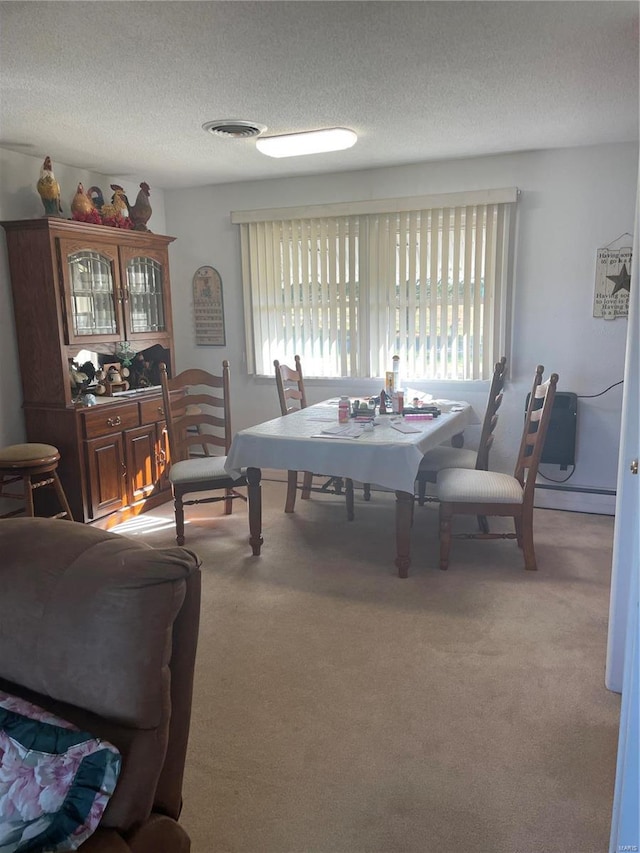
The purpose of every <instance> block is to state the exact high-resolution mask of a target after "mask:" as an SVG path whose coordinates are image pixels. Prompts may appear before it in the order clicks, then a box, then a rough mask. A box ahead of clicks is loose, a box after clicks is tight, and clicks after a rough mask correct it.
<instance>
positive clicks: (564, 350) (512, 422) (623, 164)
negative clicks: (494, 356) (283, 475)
mask: <svg viewBox="0 0 640 853" xmlns="http://www.w3.org/2000/svg"><path fill="white" fill-rule="evenodd" d="M41 164H42V158H40V157H38V158H35V157H30V156H27V155H22V154H16V153H14V152H9V151H6V150H3V149H0V175H1V176H2V178H1V183H0V219H1V220H11V219H23V218H31V217H38V216H41V215H42V204H41V201H40V198H39V196H38V195H37V192H36V189H35V185H36V181H37V179H38V177H39V174H40V166H41ZM637 164H638V146H637V145H636V144H632V143H629V144H621V145H606V146H597V147H592V148H577V149H563V150H556V151H548V152H528V153H523V154H513V155H503V156H496V157H484V158H476V159H469V160H456V161H447V162H441V163H424V164H418V165H413V166H403V167H394V168H387V169H376V170H370V171H363V172H350V173H339V174H333V175H324V176H317V177H299V178H290V179H286V180H274V181H256V182H248V183H236V184H222V185H217V186H209V187H204V188H200V189H196V190H193V189H190V190H173V191H166V192H165V193H164V197H163V193H162V192H161V191H158V190H155V189H154V188H153V187H152V188H151V193H152V195H151V202H152V206H153V209H154V213H153V217H152V219H151V221H150V223H149V225H150V227H151V229H152V230H153V231H156V232H157V233H168V234H171V235H173V236H175V237H177V240H176V242H175V243H173V244H172V245H171V246H170V257H171V279H172V301H173V315H174V326H175V338H176V365H177V368H178V369H183V368H185V367H188V366H202V367H208V368H216V367H219V366H220V363H221V361H222V359H223V358H228V359H229V360H230V362H231V369H232V391H233V424H234V428H235V429H241V428H243V427H246V426H250V425H251V424H254V423H256V422H258V421H260V420H264V419H266V418H269V417H275V416H276V415H277V414H278V405H277V400H276V394H275V388H274V385H273V382H272V381H267V380H256V379H253V378H251V377H249V376H247V370H246V364H245V360H244V323H243V315H242V310H243V305H242V285H241V275H240V241H239V229H238V227H237V226H233V225H231V221H230V215H229V214H230V211H231V210H242V209H249V208H261V207H274V206H287V205H299V204H306V203H324V202H332V201H350V200H359V199H369V198H385V197H395V196H410V195H417V194H426V193H438V192H454V191H459V190H466V189H486V188H490V187H505V186H517V187H519V188H520V189H521V190H522V197H521V201H520V203H519V226H518V235H517V258H516V274H515V282H516V291H515V299H514V316H513V345H512V351H511V354H510V355H511V359H510V362H511V364H510V380H509V382H508V384H507V387H506V395H505V402H504V405H503V408H502V411H501V418H500V422H499V424H498V428H497V434H496V444H495V446H494V452H493V453H492V465H493V466H494V467H496V468H498V469H499V470H505V471H509V470H511V468H512V466H513V460H514V457H515V453H516V452H517V447H518V442H519V436H520V429H521V425H522V411H523V407H524V399H525V397H526V394H527V392H528V390H529V387H530V384H531V379H532V377H533V372H534V369H535V365H536V364H538V363H539V362H540V363H542V364H544V365H545V366H546V368H547V370H548V371H550V370H554V371H556V372H557V373H559V374H560V385H559V387H560V389H561V390H565V391H575V392H576V393H578V394H593V393H597V392H598V391H600V390H603V389H604V388H606V387H607V386H608V385H610V384H611V383H613V382H616V381H617V380H619V379H621V378H622V376H623V366H624V349H625V336H626V326H627V321H626V320H625V319H618V320H613V321H605V320H599V319H594V318H593V317H592V304H593V290H594V277H595V257H596V249H597V248H599V247H601V246H603V245H605V244H607V243H609V242H611V241H612V240H614V239H615V238H616V237H618V235H619V234H621V233H622V232H624V231H632V230H633V216H634V208H635V196H636V185H637ZM53 166H54V171H55V174H56V177H57V179H58V181H59V182H60V184H61V186H62V191H63V205H64V207H65V211H64V212H65V214H66V215H69V205H70V202H71V198H72V197H73V194H74V192H75V190H76V186H77V183H78V181H82V183H83V184H84V185H85V187H87V186H91V185H92V184H97V185H98V186H100V187H102V189H103V192H104V193H105V197H106V195H107V193H108V192H109V190H108V186H109V183H111V182H117V183H120V184H121V185H122V186H124V187H125V189H126V190H127V192H128V194H129V195H130V197H135V194H136V191H137V187H138V184H139V182H140V180H143V179H144V175H141V176H139V178H137V179H135V180H134V179H131V178H114V177H111V178H108V177H105V176H104V175H99V174H96V173H89V172H86V171H83V170H81V169H77V168H74V167H72V166H64V165H62V164H57V163H55V162H54V164H53ZM0 236H1V242H0V333H1V338H0V352H1V354H2V370H0V446H1V445H4V444H9V443H12V442H16V441H21V440H23V438H24V431H23V421H22V413H21V409H20V406H21V402H22V396H21V391H20V382H19V376H18V363H17V348H16V341H15V333H14V330H13V319H12V302H11V290H10V284H9V278H8V272H7V260H6V248H5V242H4V232H2V231H0ZM205 264H209V265H211V266H214V267H215V268H216V269H217V270H218V271H219V272H220V275H221V276H222V281H223V286H224V306H225V320H226V334H227V346H226V347H197V346H196V345H195V343H194V325H193V313H192V298H191V285H192V278H193V274H194V273H195V271H196V269H197V268H198V267H200V266H203V265H205ZM293 355H294V353H283V354H282V358H281V360H283V361H286V360H287V359H290V358H292V357H293ZM390 355H391V354H390ZM30 369H33V370H46V365H40V364H38V362H37V354H34V363H33V364H32V365H30ZM339 384H340V385H341V386H342V388H344V390H345V391H346V392H351V393H354V394H365V393H369V392H377V391H378V390H379V386H380V382H379V381H373V380H372V381H370V382H358V383H357V387H354V383H353V382H341V383H339ZM418 387H420V385H418ZM422 387H424V388H425V390H429V391H432V392H433V393H435V394H436V395H438V396H451V397H464V398H465V399H468V400H470V401H471V402H472V404H473V405H474V407H475V409H476V411H477V412H478V413H479V414H482V412H483V410H484V405H485V402H486V384H485V383H477V384H473V383H465V385H464V386H463V387H459V386H453V387H452V386H451V385H447V384H446V383H439V384H438V385H437V387H436V385H435V383H427V384H423V385H422ZM337 390H338V389H337V388H336V386H335V385H330V384H328V383H326V382H324V383H323V382H320V381H317V382H309V383H308V391H309V398H310V400H311V401H312V402H313V401H315V400H320V399H323V398H326V397H328V396H332V395H334V394H335V393H336V392H337ZM621 397H622V395H621V391H620V388H616V389H614V390H612V391H610V392H609V393H607V394H605V395H604V396H602V397H599V398H597V399H595V400H581V401H579V404H580V410H579V416H578V421H579V423H578V445H577V470H576V473H575V474H574V476H573V477H572V478H571V480H570V481H569V483H568V484H567V485H571V486H575V487H584V488H595V489H614V488H615V484H616V468H617V456H618V444H619V431H620V405H621ZM474 438H477V429H476V430H475V431H474V430H473V429H471V430H469V431H468V443H469V445H470V446H471V445H473V441H474ZM543 472H544V473H546V474H548V475H549V476H551V477H554V478H556V479H562V478H563V477H564V476H566V474H565V473H563V472H560V471H559V470H558V468H557V467H555V466H544V467H543ZM539 495H540V498H539V500H540V502H541V503H548V504H549V503H550V504H551V505H558V506H565V505H566V506H568V507H569V508H578V509H586V510H589V511H594V512H599V511H610V510H611V509H612V505H613V504H612V501H611V500H609V499H607V498H604V497H601V496H598V495H581V494H580V493H573V494H568V495H565V494H561V495H558V494H557V493H555V492H544V493H543V492H540V491H539Z"/></svg>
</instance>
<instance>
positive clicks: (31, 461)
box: [0, 443, 73, 521]
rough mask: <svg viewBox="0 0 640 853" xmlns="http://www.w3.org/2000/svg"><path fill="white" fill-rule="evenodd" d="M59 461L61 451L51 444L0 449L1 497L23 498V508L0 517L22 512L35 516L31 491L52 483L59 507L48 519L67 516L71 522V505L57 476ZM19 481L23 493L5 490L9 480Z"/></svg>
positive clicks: (31, 444) (14, 445) (10, 481)
mask: <svg viewBox="0 0 640 853" xmlns="http://www.w3.org/2000/svg"><path fill="white" fill-rule="evenodd" d="M59 460H60V452H59V450H58V448H57V447H54V446H53V445H52V444H35V443H29V444H11V445H9V447H3V448H1V449H0V498H8V499H10V500H19V501H24V503H25V506H24V509H23V510H14V511H13V512H8V513H5V514H4V515H0V518H9V517H11V516H14V515H20V513H21V512H25V514H26V515H28V516H31V517H33V516H34V515H35V511H34V505H33V492H34V491H35V489H40V488H42V487H43V486H53V488H54V489H55V493H56V496H57V498H58V501H59V503H60V506H61V507H62V512H58V513H56V514H55V515H53V516H51V518H65V517H66V518H68V519H69V520H70V521H73V515H72V514H71V508H70V507H69V502H68V501H67V496H66V495H65V493H64V489H63V488H62V483H61V482H60V478H59V477H58V472H57V470H56V469H57V467H58V462H59ZM20 481H22V483H23V487H24V488H23V491H22V493H16V492H15V491H11V490H9V491H7V489H6V487H7V486H9V485H11V484H12V483H17V482H20Z"/></svg>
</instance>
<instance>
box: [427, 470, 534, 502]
mask: <svg viewBox="0 0 640 853" xmlns="http://www.w3.org/2000/svg"><path fill="white" fill-rule="evenodd" d="M523 495H524V492H523V490H522V486H521V485H520V483H519V482H518V480H516V478H515V477H512V476H511V474H499V473H498V472H497V471H475V470H473V471H469V470H466V469H464V468H447V469H446V470H445V471H441V472H440V473H439V474H438V498H439V500H440V501H443V502H452V503H487V502H490V503H499V504H521V503H522V500H523Z"/></svg>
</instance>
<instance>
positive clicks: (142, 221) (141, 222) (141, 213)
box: [127, 181, 152, 231]
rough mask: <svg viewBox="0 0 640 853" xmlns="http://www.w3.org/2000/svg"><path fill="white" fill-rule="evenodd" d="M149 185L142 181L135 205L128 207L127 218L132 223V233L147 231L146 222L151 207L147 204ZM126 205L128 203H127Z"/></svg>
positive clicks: (149, 215)
mask: <svg viewBox="0 0 640 853" xmlns="http://www.w3.org/2000/svg"><path fill="white" fill-rule="evenodd" d="M149 195H150V192H149V184H147V183H145V182H144V181H143V182H142V183H141V184H140V192H139V193H138V197H137V198H136V203H135V204H134V205H133V207H132V206H131V205H129V217H130V219H131V221H132V222H133V230H134V231H148V230H149V229H148V228H147V222H148V221H149V218H150V217H151V212H152V211H151V205H150V204H149ZM127 204H128V202H127Z"/></svg>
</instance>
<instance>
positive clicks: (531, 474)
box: [437, 365, 558, 571]
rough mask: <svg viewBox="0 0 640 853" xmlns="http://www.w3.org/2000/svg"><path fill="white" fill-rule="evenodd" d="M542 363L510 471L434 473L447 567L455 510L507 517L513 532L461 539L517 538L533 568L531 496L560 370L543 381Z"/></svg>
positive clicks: (442, 563) (443, 564) (527, 565)
mask: <svg viewBox="0 0 640 853" xmlns="http://www.w3.org/2000/svg"><path fill="white" fill-rule="evenodd" d="M543 373H544V367H543V366H542V365H538V367H537V369H536V374H535V377H534V380H533V388H532V391H531V396H530V398H529V405H528V407H527V413H526V416H525V423H524V430H523V433H522V440H521V442H520V451H519V453H518V459H517V462H516V466H515V471H514V474H513V476H510V475H509V474H499V473H497V472H495V471H484V470H477V469H475V470H468V469H464V468H448V469H446V470H443V471H441V472H440V474H439V476H438V483H437V487H438V498H439V500H440V568H441V569H446V568H448V566H449V551H450V547H451V538H452V534H451V525H452V518H453V516H454V515H476V516H485V517H486V516H511V517H512V518H513V520H514V525H515V533H489V532H486V531H484V532H479V533H469V534H459V537H460V538H463V539H517V542H518V546H519V547H520V548H521V549H522V552H523V556H524V564H525V568H526V569H529V570H532V571H533V570H535V569H536V568H537V565H536V556H535V550H534V544H533V498H534V492H535V486H536V475H537V473H538V465H539V462H540V456H541V454H542V448H543V446H544V440H545V436H546V434H547V429H548V427H549V421H550V419H551V413H552V409H553V401H554V398H555V394H556V385H557V384H558V374H557V373H552V374H551V376H550V377H549V379H547V381H546V382H544V383H543V382H542V374H543Z"/></svg>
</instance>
